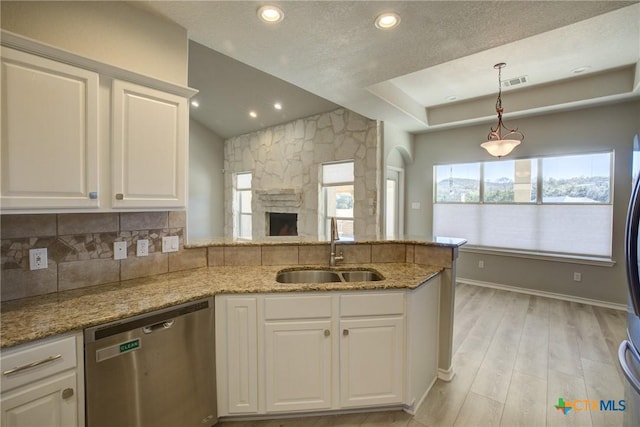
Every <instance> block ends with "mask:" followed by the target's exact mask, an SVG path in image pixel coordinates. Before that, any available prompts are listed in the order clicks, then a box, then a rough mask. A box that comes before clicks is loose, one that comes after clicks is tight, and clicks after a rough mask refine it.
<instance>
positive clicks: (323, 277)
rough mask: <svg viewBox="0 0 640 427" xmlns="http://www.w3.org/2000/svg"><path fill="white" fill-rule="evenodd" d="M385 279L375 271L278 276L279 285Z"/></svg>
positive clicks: (293, 272) (289, 272) (304, 272)
mask: <svg viewBox="0 0 640 427" xmlns="http://www.w3.org/2000/svg"><path fill="white" fill-rule="evenodd" d="M383 279H384V277H382V275H381V274H380V273H378V272H377V271H374V270H363V269H354V270H320V269H318V270H283V271H279V272H278V274H277V275H276V282H278V283H332V282H372V281H378V280H383Z"/></svg>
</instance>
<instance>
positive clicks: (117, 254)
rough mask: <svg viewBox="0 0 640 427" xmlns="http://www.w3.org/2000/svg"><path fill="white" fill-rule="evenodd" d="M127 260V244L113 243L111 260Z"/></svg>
mask: <svg viewBox="0 0 640 427" xmlns="http://www.w3.org/2000/svg"><path fill="white" fill-rule="evenodd" d="M126 258H127V242H113V259H126Z"/></svg>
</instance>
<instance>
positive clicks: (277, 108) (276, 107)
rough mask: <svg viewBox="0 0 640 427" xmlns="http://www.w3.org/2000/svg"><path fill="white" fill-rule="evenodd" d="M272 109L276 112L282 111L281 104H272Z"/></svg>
mask: <svg viewBox="0 0 640 427" xmlns="http://www.w3.org/2000/svg"><path fill="white" fill-rule="evenodd" d="M273 108H275V109H276V110H282V104H280V103H279V102H276V103H275V104H273Z"/></svg>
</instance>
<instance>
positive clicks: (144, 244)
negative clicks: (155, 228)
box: [136, 239, 149, 256]
mask: <svg viewBox="0 0 640 427" xmlns="http://www.w3.org/2000/svg"><path fill="white" fill-rule="evenodd" d="M136 255H137V256H148V255H149V241H148V240H147V239H143V240H138V241H137V243H136Z"/></svg>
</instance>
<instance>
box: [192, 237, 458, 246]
mask: <svg viewBox="0 0 640 427" xmlns="http://www.w3.org/2000/svg"><path fill="white" fill-rule="evenodd" d="M338 243H339V244H353V243H358V244H367V245H382V244H388V243H404V244H409V245H422V246H440V247H446V248H457V247H460V246H463V245H465V244H466V243H467V240H466V239H462V238H458V237H434V238H433V239H432V240H424V239H420V238H419V237H412V236H405V238H403V239H397V240H358V241H351V240H339V241H338ZM323 244H324V245H328V244H329V241H328V240H318V238H317V237H309V236H307V237H304V236H270V237H268V238H265V239H262V240H239V239H229V238H222V237H221V238H219V239H197V238H191V239H189V243H188V244H186V245H185V246H184V247H185V248H188V249H193V248H205V247H211V246H212V247H216V246H279V245H298V246H307V245H323Z"/></svg>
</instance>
